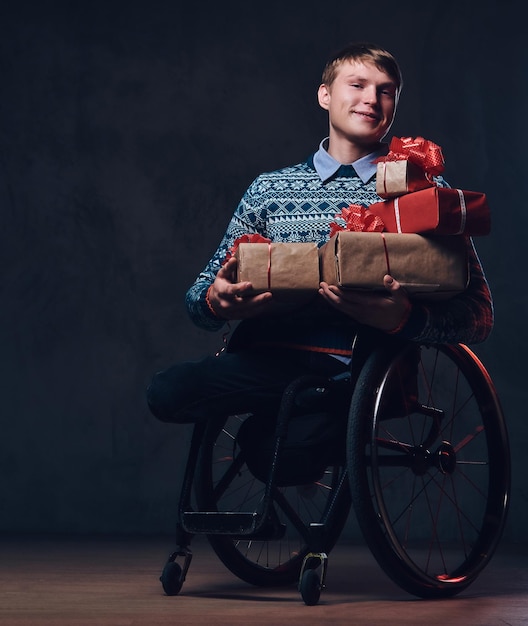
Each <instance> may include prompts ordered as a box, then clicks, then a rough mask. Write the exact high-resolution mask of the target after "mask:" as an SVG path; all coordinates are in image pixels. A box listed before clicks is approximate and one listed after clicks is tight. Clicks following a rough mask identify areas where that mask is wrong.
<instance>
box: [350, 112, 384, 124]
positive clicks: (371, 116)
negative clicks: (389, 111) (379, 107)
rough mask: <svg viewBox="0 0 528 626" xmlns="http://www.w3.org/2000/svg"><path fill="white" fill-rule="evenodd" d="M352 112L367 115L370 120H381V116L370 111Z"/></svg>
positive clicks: (362, 115)
mask: <svg viewBox="0 0 528 626" xmlns="http://www.w3.org/2000/svg"><path fill="white" fill-rule="evenodd" d="M352 113H355V114H356V115H360V116H361V117H366V118H367V119H369V120H373V121H375V122H378V121H379V116H378V115H375V114H374V113H368V112H366V111H352Z"/></svg>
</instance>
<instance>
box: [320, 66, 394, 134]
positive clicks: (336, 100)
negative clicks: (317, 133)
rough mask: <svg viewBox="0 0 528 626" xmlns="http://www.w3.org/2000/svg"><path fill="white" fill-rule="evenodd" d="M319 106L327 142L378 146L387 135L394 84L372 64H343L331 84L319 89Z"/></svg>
mask: <svg viewBox="0 0 528 626" xmlns="http://www.w3.org/2000/svg"><path fill="white" fill-rule="evenodd" d="M318 96H319V104H320V105H321V106H322V107H323V109H326V110H327V111H328V114H329V121H330V141H331V142H332V138H334V140H337V141H341V140H346V141H348V142H351V143H353V144H355V145H357V146H370V145H373V144H376V143H377V142H379V141H380V140H381V139H382V138H383V137H384V136H385V135H386V133H387V132H388V130H389V128H390V126H391V124H392V120H393V118H394V113H395V110H396V101H397V88H396V83H395V82H394V80H393V79H392V78H391V77H390V76H389V75H388V74H385V72H382V71H381V70H379V69H378V68H377V67H376V66H375V65H374V64H372V63H360V62H356V61H344V62H343V63H342V64H341V65H340V66H339V67H338V70H337V74H336V77H335V80H334V82H333V83H332V84H331V85H330V86H327V85H321V86H320V87H319V93H318Z"/></svg>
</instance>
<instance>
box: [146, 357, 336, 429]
mask: <svg viewBox="0 0 528 626" xmlns="http://www.w3.org/2000/svg"><path fill="white" fill-rule="evenodd" d="M347 369H348V366H347V365H345V364H344V363H342V362H341V361H339V360H337V359H335V358H333V357H331V356H329V355H327V354H322V353H317V352H308V351H299V350H282V349H280V348H276V349H273V350H269V349H268V350H259V351H255V350H251V351H240V352H222V353H221V354H220V355H219V356H208V357H205V358H204V359H202V360H200V361H192V362H182V363H178V364H176V365H173V366H171V367H169V368H167V369H165V370H163V371H161V372H158V373H157V374H155V376H154V377H153V379H152V382H151V384H150V385H149V387H148V389H147V401H148V404H149V407H150V410H151V412H152V413H153V415H155V416H156V417H157V418H158V419H160V420H162V421H164V422H175V423H179V424H185V423H194V422H199V421H203V420H207V419H209V418H213V417H216V416H220V415H222V416H225V417H227V416H228V415H234V414H242V413H255V412H258V413H264V412H271V413H274V414H276V412H277V410H278V407H279V404H280V401H281V397H282V393H283V391H284V389H285V388H286V387H287V386H288V384H289V383H290V382H292V380H294V379H295V378H296V377H298V376H303V375H307V374H311V375H312V374H316V375H323V376H334V375H336V374H339V373H341V372H344V371H346V370H347Z"/></svg>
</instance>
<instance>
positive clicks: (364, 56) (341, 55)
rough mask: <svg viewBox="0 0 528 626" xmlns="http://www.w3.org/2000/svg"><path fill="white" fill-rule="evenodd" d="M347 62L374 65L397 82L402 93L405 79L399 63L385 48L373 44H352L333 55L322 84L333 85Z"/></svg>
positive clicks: (326, 66)
mask: <svg viewBox="0 0 528 626" xmlns="http://www.w3.org/2000/svg"><path fill="white" fill-rule="evenodd" d="M345 61H360V62H363V63H365V62H367V63H373V64H374V65H375V66H376V67H377V68H378V69H379V70H381V71H382V72H385V73H386V74H388V76H390V77H391V78H392V79H393V80H394V81H395V82H396V91H397V93H399V92H400V91H401V89H402V86H403V77H402V73H401V70H400V66H399V65H398V62H397V61H396V59H395V58H394V57H393V56H392V54H391V53H390V52H388V51H387V50H385V48H382V47H381V46H378V45H377V44H373V43H350V44H348V45H346V46H345V47H344V48H341V50H339V51H338V52H336V53H335V54H333V55H332V56H331V57H330V59H328V61H327V62H326V65H325V67H324V70H323V76H322V82H323V84H324V85H326V86H327V87H330V86H331V85H332V83H333V82H334V80H335V77H336V75H337V70H338V69H339V67H340V66H341V65H342V63H344V62H345Z"/></svg>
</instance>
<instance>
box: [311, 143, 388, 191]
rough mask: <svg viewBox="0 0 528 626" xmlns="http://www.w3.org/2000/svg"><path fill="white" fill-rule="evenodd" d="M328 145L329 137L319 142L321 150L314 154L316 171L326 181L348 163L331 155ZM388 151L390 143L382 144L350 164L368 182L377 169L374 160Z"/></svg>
mask: <svg viewBox="0 0 528 626" xmlns="http://www.w3.org/2000/svg"><path fill="white" fill-rule="evenodd" d="M327 147H328V137H326V138H325V139H323V141H321V143H320V144H319V150H317V152H316V153H315V154H314V158H313V164H314V167H315V171H316V172H317V173H318V174H319V177H320V178H321V180H322V181H323V183H325V182H326V181H327V180H328V179H329V178H332V176H333V175H334V174H335V173H336V172H337V170H338V169H339V168H340V167H341V165H346V164H345V163H339V161H336V160H335V159H334V157H333V156H330V154H328V151H327ZM387 152H388V145H387V144H381V145H380V147H379V148H378V150H376V151H375V152H371V153H370V154H367V155H366V156H364V157H361V159H358V160H357V161H354V162H353V163H350V164H348V165H352V167H353V168H354V170H355V172H356V174H357V175H358V176H359V177H360V178H361V180H362V181H363V182H364V183H366V182H367V181H369V180H370V179H371V178H372V177H373V176H374V174H375V173H376V170H377V164H376V163H374V161H375V160H376V159H377V158H378V157H380V156H384V155H385V154H387Z"/></svg>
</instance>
